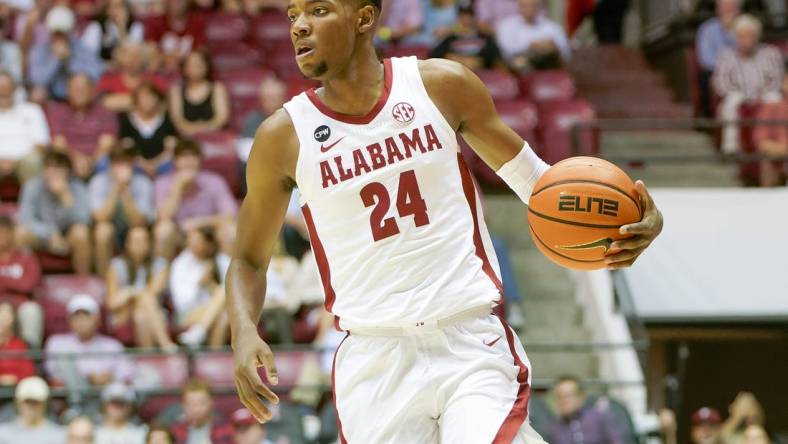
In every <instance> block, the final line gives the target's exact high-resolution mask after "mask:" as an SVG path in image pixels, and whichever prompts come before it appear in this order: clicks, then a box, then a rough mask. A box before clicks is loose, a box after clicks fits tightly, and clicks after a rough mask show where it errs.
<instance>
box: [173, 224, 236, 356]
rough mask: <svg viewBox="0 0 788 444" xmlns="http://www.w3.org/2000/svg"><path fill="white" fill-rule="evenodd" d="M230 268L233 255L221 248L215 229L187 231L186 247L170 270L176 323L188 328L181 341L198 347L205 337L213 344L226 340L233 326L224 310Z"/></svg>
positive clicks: (225, 341) (218, 344) (214, 345)
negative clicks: (227, 276)
mask: <svg viewBox="0 0 788 444" xmlns="http://www.w3.org/2000/svg"><path fill="white" fill-rule="evenodd" d="M229 267H230V257H229V256H227V255H226V254H224V253H221V252H220V251H219V244H218V241H217V239H216V236H215V234H214V231H213V229H212V228H210V227H203V228H199V229H196V230H191V231H190V232H189V233H188V235H187V239H186V248H185V249H184V250H183V252H182V253H181V254H180V255H178V257H176V258H175V260H174V261H173V262H172V272H171V273H170V294H171V295H172V303H173V305H174V306H175V314H176V317H177V323H178V326H179V327H180V328H183V329H185V330H186V331H185V332H184V333H183V334H181V335H180V337H179V340H180V342H181V343H182V344H185V345H191V346H197V345H201V344H202V343H203V342H205V340H206V338H207V339H208V345H209V346H212V347H221V346H223V345H225V344H226V343H227V339H228V336H229V332H230V331H229V327H230V325H229V321H228V319H227V313H226V312H225V310H224V303H225V297H224V276H225V274H227V269H228V268H229Z"/></svg>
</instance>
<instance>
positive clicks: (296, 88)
mask: <svg viewBox="0 0 788 444" xmlns="http://www.w3.org/2000/svg"><path fill="white" fill-rule="evenodd" d="M319 86H320V82H317V81H314V80H310V79H304V78H297V77H296V78H292V79H289V80H288V81H287V97H288V98H292V97H295V96H297V95H299V94H301V93H302V92H304V91H306V90H308V89H310V88H317V87H319Z"/></svg>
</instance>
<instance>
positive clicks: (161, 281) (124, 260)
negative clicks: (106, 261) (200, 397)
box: [106, 227, 177, 350]
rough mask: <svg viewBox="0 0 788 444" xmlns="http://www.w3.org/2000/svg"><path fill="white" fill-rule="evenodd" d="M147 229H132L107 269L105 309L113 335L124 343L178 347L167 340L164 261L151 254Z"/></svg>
mask: <svg viewBox="0 0 788 444" xmlns="http://www.w3.org/2000/svg"><path fill="white" fill-rule="evenodd" d="M152 251H153V248H152V246H151V235H150V231H149V230H148V229H147V228H145V227H135V228H131V229H130V230H129V231H128V234H127V235H126V246H125V253H124V254H123V255H122V256H118V257H116V258H115V259H113V260H112V262H111V263H110V267H109V269H108V270H107V277H106V278H107V309H108V310H109V314H110V316H109V327H110V329H111V330H112V331H113V333H114V334H113V336H115V337H117V338H118V339H120V340H121V341H123V342H124V343H126V344H127V345H131V344H134V345H136V346H138V347H145V348H150V347H154V346H158V347H160V348H162V349H164V350H174V349H176V348H177V346H176V345H175V343H174V342H173V341H172V339H170V336H169V333H168V329H167V320H166V316H165V314H164V310H163V309H162V307H161V296H162V293H164V291H165V290H166V288H167V271H168V270H167V268H168V264H167V261H166V260H165V259H163V258H154V257H153V253H152Z"/></svg>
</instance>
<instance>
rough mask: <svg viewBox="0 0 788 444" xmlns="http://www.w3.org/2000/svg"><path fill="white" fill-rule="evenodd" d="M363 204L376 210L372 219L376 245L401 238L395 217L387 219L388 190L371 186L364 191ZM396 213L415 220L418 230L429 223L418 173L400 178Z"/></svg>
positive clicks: (408, 173)
mask: <svg viewBox="0 0 788 444" xmlns="http://www.w3.org/2000/svg"><path fill="white" fill-rule="evenodd" d="M361 200H362V202H364V206H365V207H367V208H369V207H371V206H373V205H374V206H375V208H374V209H373V210H372V214H371V215H370V218H369V225H370V227H371V228H372V238H373V239H375V242H377V241H379V240H383V239H386V238H387V237H391V236H394V235H396V234H399V226H398V225H397V221H396V219H394V217H388V218H386V214H387V213H388V212H389V208H390V207H391V197H390V196H389V191H388V190H387V189H386V186H385V185H383V184H382V183H380V182H372V183H370V184H367V185H366V186H365V187H364V188H362V189H361ZM376 202H377V203H376ZM397 213H398V214H399V217H400V218H403V217H406V216H413V222H414V223H415V224H416V226H417V227H421V226H424V225H427V224H429V223H430V218H429V216H427V204H426V203H425V202H424V199H422V197H421V192H420V191H419V183H418V182H417V181H416V173H415V172H414V171H413V170H408V171H405V172H403V173H402V174H400V176H399V190H398V191H397Z"/></svg>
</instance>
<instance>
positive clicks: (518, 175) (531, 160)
mask: <svg viewBox="0 0 788 444" xmlns="http://www.w3.org/2000/svg"><path fill="white" fill-rule="evenodd" d="M548 168H550V165H548V164H546V163H545V162H544V161H543V160H542V159H540V158H539V156H537V155H536V153H534V150H532V149H531V146H530V145H528V142H525V146H523V149H522V150H520V152H519V153H518V154H517V155H516V156H514V158H513V159H512V160H510V161H508V162H506V163H505V164H504V165H503V166H502V167H501V168H500V169H499V170H498V171H496V174H497V175H498V176H499V177H500V178H501V179H503V181H504V182H506V184H507V185H509V188H511V189H512V190H513V191H514V192H515V193H517V196H519V197H520V200H522V201H523V203H525V204H526V205H528V200H529V199H530V198H531V192H533V189H534V185H536V182H537V181H538V180H539V178H540V177H542V174H544V173H545V171H547V170H548Z"/></svg>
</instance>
